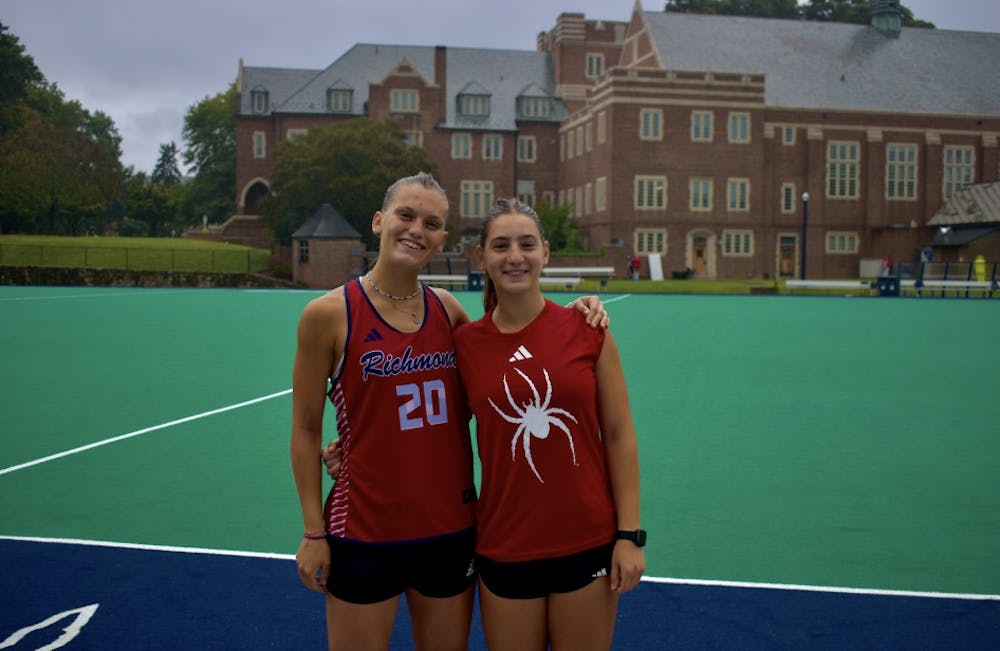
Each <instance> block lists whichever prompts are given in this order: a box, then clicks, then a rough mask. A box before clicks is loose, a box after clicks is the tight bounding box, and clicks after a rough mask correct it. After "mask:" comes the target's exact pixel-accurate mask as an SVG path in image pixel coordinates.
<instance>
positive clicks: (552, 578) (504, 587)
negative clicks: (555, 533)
mask: <svg viewBox="0 0 1000 651" xmlns="http://www.w3.org/2000/svg"><path fill="white" fill-rule="evenodd" d="M614 549H615V544H614V543H613V542H612V543H610V544H607V545H602V546H600V547H595V548H593V549H588V550H586V551H583V552H580V553H578V554H570V555H569V556H558V557H556V558H543V559H541V560H537V561H523V562H520V563H498V562H496V561H491V560H490V559H488V558H486V557H485V556H476V571H477V572H479V578H480V579H482V581H483V583H484V584H486V587H487V588H489V590H490V592H492V593H493V594H495V595H497V596H498V597H503V598H505V599H536V598H538V597H545V596H547V595H550V594H553V593H559V592H573V591H574V590H579V589H580V588H583V587H586V586H587V585H589V584H590V583H591V582H592V581H593V580H594V579H596V578H597V577H599V576H607V575H608V574H609V573H610V572H611V554H612V552H614Z"/></svg>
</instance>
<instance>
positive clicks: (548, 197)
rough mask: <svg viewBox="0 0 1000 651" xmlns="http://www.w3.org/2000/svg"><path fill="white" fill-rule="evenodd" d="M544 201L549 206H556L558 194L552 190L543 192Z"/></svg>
mask: <svg viewBox="0 0 1000 651" xmlns="http://www.w3.org/2000/svg"><path fill="white" fill-rule="evenodd" d="M542 201H544V202H545V203H547V204H550V205H551V204H554V203H555V202H556V193H555V192H553V191H552V190H542Z"/></svg>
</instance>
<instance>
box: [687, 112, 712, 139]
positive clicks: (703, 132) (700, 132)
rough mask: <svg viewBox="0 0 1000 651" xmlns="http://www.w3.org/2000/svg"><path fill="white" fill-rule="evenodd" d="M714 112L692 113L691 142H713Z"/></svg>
mask: <svg viewBox="0 0 1000 651" xmlns="http://www.w3.org/2000/svg"><path fill="white" fill-rule="evenodd" d="M712 115H713V114H712V112H711V111H691V141H692V142H712Z"/></svg>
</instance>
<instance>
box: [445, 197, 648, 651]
mask: <svg viewBox="0 0 1000 651" xmlns="http://www.w3.org/2000/svg"><path fill="white" fill-rule="evenodd" d="M548 253H549V245H548V242H546V241H545V239H544V236H543V234H542V229H541V223H540V221H539V219H538V216H537V215H536V214H535V213H534V211H532V210H531V208H530V207H528V206H527V205H525V204H523V203H521V202H519V201H517V200H515V199H511V200H509V201H508V200H500V201H498V202H497V204H496V207H495V208H494V209H493V210H492V211H491V213H490V215H489V217H487V219H486V221H485V222H484V224H483V230H482V235H481V239H480V246H479V247H477V255H478V256H479V259H480V263H481V264H482V267H483V269H484V270H485V276H486V289H485V292H484V301H483V302H484V307H485V310H486V315H485V316H484V317H483V318H482V319H480V320H479V321H476V322H475V323H471V324H468V325H466V326H463V327H461V328H459V329H458V330H456V332H455V352H456V355H457V359H458V368H459V373H460V375H461V379H462V384H463V386H464V387H465V391H466V393H467V394H468V399H469V405H470V407H471V409H472V412H473V413H474V415H475V417H476V432H477V440H478V444H479V446H478V447H479V456H480V459H481V461H482V485H481V493H480V498H479V502H478V505H477V507H476V569H477V571H478V572H479V588H480V604H481V607H482V617H483V627H484V629H485V632H486V639H487V643H488V645H489V647H490V649H491V650H492V651H504V650H507V649H510V650H512V651H524V650H536V649H537V650H539V651H542V650H544V649H546V648H548V646H549V645H551V648H552V649H574V650H578V649H608V648H609V647H610V646H611V641H612V637H613V634H614V623H615V615H616V612H617V605H618V597H619V595H620V594H621V593H623V592H627V591H629V590H631V589H632V588H634V587H635V586H636V585H637V584H638V582H639V579H640V578H641V576H642V573H643V572H644V571H645V567H646V562H645V556H644V553H643V550H642V545H644V544H645V537H646V534H645V532H644V531H643V530H641V529H640V528H639V527H640V521H639V460H638V451H637V445H636V434H635V426H634V424H633V421H632V416H631V412H630V409H629V403H628V394H627V391H626V387H625V378H624V373H623V371H622V366H621V359H620V356H619V353H618V348H617V346H616V345H615V341H614V338H613V337H612V336H611V333H610V332H606V331H605V330H603V329H594V328H590V327H587V324H586V322H585V321H584V319H583V317H582V315H580V314H578V313H576V312H574V311H573V310H569V309H566V308H564V307H560V306H558V305H556V304H555V303H553V302H551V301H548V300H546V299H545V298H544V297H543V296H542V293H541V290H540V289H539V278H540V276H541V270H542V267H543V266H544V265H545V264H546V263H547V262H548Z"/></svg>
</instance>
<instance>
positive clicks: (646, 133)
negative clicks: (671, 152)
mask: <svg viewBox="0 0 1000 651" xmlns="http://www.w3.org/2000/svg"><path fill="white" fill-rule="evenodd" d="M639 140H663V111H662V110H661V109H639Z"/></svg>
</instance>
